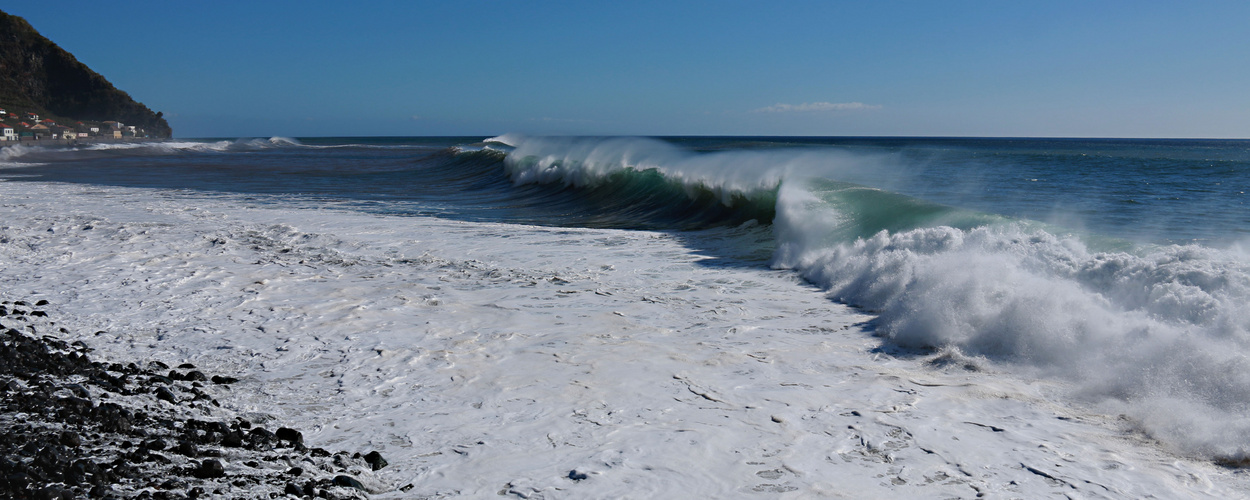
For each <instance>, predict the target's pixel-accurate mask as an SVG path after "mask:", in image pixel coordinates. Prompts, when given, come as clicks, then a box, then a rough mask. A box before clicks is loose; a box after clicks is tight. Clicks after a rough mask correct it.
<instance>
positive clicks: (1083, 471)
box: [0, 139, 1247, 498]
mask: <svg viewBox="0 0 1250 500" xmlns="http://www.w3.org/2000/svg"><path fill="white" fill-rule="evenodd" d="M527 140H529V139H518V140H516V141H515V142H516V148H515V149H514V150H513V151H512V152H511V153H508V154H507V155H505V154H503V153H500V152H497V151H484V150H483V151H474V150H468V149H465V150H459V151H457V150H447V151H437V152H433V153H432V152H431V150H430V149H429V148H427V147H426V146H420V147H416V146H413V147H409V148H408V149H403V148H397V149H395V150H389V149H388V150H379V152H378V153H370V154H378V155H385V156H381V157H379V163H380V164H381V166H380V167H379V168H377V169H375V170H366V171H361V170H350V171H349V172H348V175H343V176H341V177H330V179H332V180H333V185H334V186H335V187H336V189H338V190H340V191H350V190H351V189H353V188H352V185H351V184H350V182H352V181H355V180H357V179H366V180H368V181H371V182H375V183H376V182H377V181H384V182H385V183H386V184H387V185H388V186H400V187H407V188H408V189H415V188H416V187H420V186H425V185H429V186H436V187H437V186H442V187H441V188H439V189H442V190H446V191H450V192H452V193H454V195H455V197H456V200H457V202H458V203H460V205H459V207H461V208H463V207H464V206H467V205H469V203H470V202H472V203H480V204H481V206H482V207H485V208H483V209H482V210H484V211H483V212H472V211H465V212H459V213H457V212H454V211H449V212H448V215H445V217H446V218H441V219H435V218H429V217H424V216H419V215H420V214H416V213H414V212H404V211H396V212H394V213H388V212H386V211H384V210H376V211H372V212H369V210H361V209H360V208H359V207H360V206H361V205H365V206H367V207H371V206H374V205H366V203H375V204H376V202H375V201H374V200H373V199H365V200H364V201H356V200H351V199H347V198H345V199H330V200H327V199H322V198H316V197H304V196H293V195H288V194H282V193H269V194H263V195H261V194H257V193H256V192H242V193H237V194H232V193H230V192H222V191H209V190H205V191H202V192H200V193H198V194H197V193H196V192H193V191H186V190H169V189H133V188H126V187H108V186H102V185H100V184H98V183H90V184H86V185H82V186H79V187H75V186H74V185H66V184H53V183H44V182H29V181H25V182H20V183H19V182H5V183H0V194H2V195H3V198H0V199H3V200H4V204H3V207H0V208H2V209H3V211H4V213H5V214H6V221H12V222H7V223H6V225H5V226H4V227H3V228H2V229H0V252H3V253H2V255H3V257H4V259H5V262H8V263H11V265H9V266H7V267H6V268H5V269H3V270H0V284H3V286H4V287H5V289H8V290H17V291H19V292H20V295H21V296H23V297H30V296H32V295H39V296H44V297H47V298H48V299H49V300H51V301H52V302H53V303H55V304H59V307H62V308H63V311H60V312H58V315H64V316H65V317H67V318H69V319H68V320H67V321H68V323H67V325H68V326H72V327H73V328H70V329H71V330H72V331H78V332H94V331H105V332H107V336H103V335H102V336H101V337H100V338H97V337H95V336H88V337H87V338H84V339H83V340H85V341H87V342H88V343H90V344H91V345H92V347H95V348H97V349H100V350H101V351H102V352H103V353H107V354H109V355H113V356H118V357H124V356H134V355H135V354H134V353H135V352H143V353H150V355H151V356H155V357H160V358H162V359H166V360H167V362H181V361H183V360H185V361H190V362H193V363H195V364H196V365H197V366H201V367H205V369H211V370H214V371H219V372H222V371H224V372H231V373H236V374H239V375H240V376H241V378H243V380H244V382H243V383H244V384H246V385H245V386H244V387H246V388H247V389H248V390H247V391H239V392H240V393H245V394H244V396H243V399H242V400H240V402H239V403H237V404H236V406H233V407H231V408H229V410H230V411H235V412H238V413H239V414H242V415H248V416H249V418H253V419H254V420H255V419H260V420H263V419H264V418H265V415H267V414H273V415H277V416H281V417H282V419H283V420H284V421H291V422H295V423H297V424H299V425H300V427H302V428H305V429H314V431H313V432H312V433H310V435H309V436H308V439H309V440H310V441H312V442H322V443H333V444H335V446H337V447H341V448H343V447H348V446H359V449H361V450H364V449H366V448H377V449H381V450H382V451H383V452H384V453H385V454H386V456H387V458H388V460H391V462H392V464H393V467H394V470H393V471H391V472H388V474H393V476H391V477H389V478H388V479H387V480H388V481H391V482H392V483H391V484H392V485H394V486H395V487H398V486H401V485H404V484H408V483H411V484H413V485H414V489H413V490H411V491H410V492H409V493H407V494H401V493H394V494H393V496H395V497H407V496H410V495H425V496H439V495H442V496H457V495H459V496H489V495H495V494H498V493H501V492H502V493H503V494H504V495H515V496H528V497H531V498H538V497H542V498H621V497H656V496H661V497H670V496H677V495H694V496H705V497H755V496H760V495H765V496H787V495H788V496H791V497H824V496H829V497H838V496H852V497H857V498H864V497H870V498H871V497H880V498H895V497H900V496H922V497H930V496H932V497H945V496H950V497H964V496H976V495H985V496H995V495H1003V496H1040V495H1055V496H1059V495H1063V494H1069V495H1076V496H1087V497H1111V498H1123V497H1144V496H1149V495H1153V496H1172V497H1178V496H1179V497H1203V496H1209V497H1218V498H1225V497H1230V496H1232V497H1235V496H1240V493H1239V492H1240V491H1244V490H1245V487H1246V486H1247V485H1246V483H1245V479H1244V478H1242V477H1241V475H1240V474H1238V473H1237V471H1236V470H1235V469H1224V468H1221V467H1220V466H1218V465H1217V464H1216V463H1215V462H1219V463H1223V464H1238V463H1240V460H1241V458H1243V457H1244V454H1245V452H1244V443H1245V439H1246V438H1245V436H1244V434H1243V432H1244V431H1243V429H1244V427H1243V426H1241V424H1240V423H1239V421H1238V420H1237V418H1236V417H1237V416H1238V415H1240V414H1241V413H1240V412H1243V411H1244V410H1243V409H1241V408H1240V407H1238V403H1237V402H1238V401H1239V400H1240V401H1245V400H1246V399H1245V395H1244V394H1243V393H1242V392H1240V391H1241V389H1240V387H1241V386H1244V384H1242V383H1241V381H1240V380H1239V379H1237V378H1236V377H1238V376H1239V375H1237V374H1238V373H1241V371H1243V370H1241V369H1240V368H1239V367H1240V364H1239V363H1241V361H1240V359H1241V358H1240V355H1239V353H1241V352H1244V348H1243V346H1242V345H1241V342H1242V341H1241V340H1240V338H1241V337H1242V336H1243V335H1244V326H1245V324H1246V322H1245V319H1246V318H1245V317H1244V316H1242V315H1241V314H1242V313H1240V312H1239V311H1238V309H1237V308H1236V307H1234V305H1235V304H1236V303H1238V301H1241V300H1242V299H1243V298H1244V297H1245V293H1246V292H1245V290H1246V288H1247V287H1246V284H1245V282H1246V280H1245V279H1243V278H1242V277H1243V276H1245V275H1246V266H1245V265H1244V262H1246V259H1245V257H1244V253H1239V252H1238V251H1237V250H1235V249H1221V248H1220V247H1217V246H1212V245H1196V244H1188V245H1167V244H1162V245H1141V244H1136V243H1132V242H1130V241H1127V240H1122V239H1116V238H1104V237H1098V236H1097V235H1090V234H1088V233H1079V232H1074V231H1063V230H1061V229H1059V228H1057V227H1056V226H1054V225H1047V224H1041V223H1037V222H1030V221H1027V220H1022V219H1018V218H1012V217H1006V216H1002V215H994V214H990V213H986V212H983V211H978V210H970V209H966V208H957V207H952V206H949V205H943V204H938V203H932V202H928V201H923V200H920V199H917V198H914V197H910V196H907V195H905V194H902V193H899V192H895V191H890V190H888V189H885V188H884V187H882V186H884V185H885V184H888V182H882V183H880V184H879V185H877V186H870V185H869V184H868V183H866V182H865V181H871V180H872V179H871V178H872V175H870V174H871V170H870V169H871V168H873V167H874V166H879V165H881V164H882V162H888V161H889V160H890V159H891V158H893V157H892V156H891V155H888V154H879V153H871V154H858V153H852V152H847V151H837V152H833V153H832V154H827V152H825V151H823V150H812V149H811V148H805V149H785V148H783V149H782V150H780V151H772V152H770V151H747V152H742V151H736V150H730V151H724V152H715V151H714V152H712V153H693V152H691V151H689V150H688V149H682V148H673V147H671V146H669V145H667V144H661V143H657V142H655V141H649V140H638V139H628V140H585V141H586V142H576V141H572V142H570V141H569V140H564V139H559V140H543V141H541V142H530V143H528V144H527V142H526V141H527ZM367 146H368V144H366V145H362V147H359V148H355V147H353V146H348V147H346V148H343V147H340V148H337V149H335V150H325V151H331V154H332V155H337V154H341V155H346V156H347V157H348V158H349V159H350V160H351V161H357V162H358V161H359V160H357V159H356V157H355V155H359V154H363V153H361V151H364V150H366V149H368V148H367ZM309 149H313V148H309ZM282 151H284V150H282V149H279V150H277V152H279V153H281V152H282ZM718 151H719V150H718ZM518 152H519V154H518ZM210 154H212V155H215V156H214V158H216V157H221V158H225V159H228V160H229V161H231V162H234V163H238V164H240V165H241V166H239V167H237V168H239V169H240V171H246V172H248V173H249V174H254V173H256V172H257V171H258V169H259V171H266V170H264V169H265V168H266V165H267V163H265V162H269V163H272V162H273V161H275V160H274V159H273V157H272V156H266V155H246V154H245V155H239V156H235V157H231V156H229V154H230V153H229V152H220V153H219V152H212V153H210ZM318 154H321V153H318ZM255 156H266V157H265V158H262V160H263V161H264V162H261V161H259V160H258V161H257V163H247V162H248V161H250V160H249V158H252V157H255ZM196 158H197V159H198V160H197V161H199V160H202V159H203V158H205V157H204V156H201V157H196ZM318 158H323V157H320V156H308V155H301V156H300V157H299V161H300V163H299V165H298V167H299V168H300V169H301V170H297V171H295V172H297V173H303V172H311V174H310V175H313V176H314V177H312V179H313V180H316V181H317V182H322V181H321V179H322V178H323V177H325V176H332V175H333V173H334V171H335V170H334V169H333V168H332V167H336V168H343V167H341V166H337V164H336V163H333V162H336V161H339V160H336V159H335V158H337V157H335V156H326V157H324V158H328V159H327V160H325V161H326V162H327V163H326V164H324V165H312V166H314V167H316V168H310V166H309V164H308V162H310V161H317V159H318ZM382 160H385V161H382ZM510 162H515V163H511V164H510ZM735 164H750V165H751V166H750V167H737V168H735V167H734V166H733V165H735ZM722 166H723V167H724V168H722ZM357 168H358V167H357ZM35 171H38V170H35ZM190 171H193V170H190ZM284 175H292V174H291V173H289V171H288V172H287V173H285V174H284ZM842 175H845V176H847V177H845V178H841V179H840V180H831V179H839V177H838V176H842ZM857 175H858V176H859V177H855V176H857ZM267 178H268V177H263V176H262V177H261V178H260V180H264V179H267ZM1030 178H1041V177H1030ZM848 179H853V180H856V181H859V182H858V183H856V182H850V181H849V180H848ZM886 180H887V181H891V182H895V181H897V180H896V179H886ZM249 182H252V181H251V178H249ZM405 183H406V184H405ZM214 186H216V185H214ZM302 186H303V187H305V188H309V187H313V186H316V184H314V183H313V182H311V181H310V182H308V183H306V184H303V185H302ZM447 186H455V189H449V188H447ZM379 189H382V187H379V186H377V185H376V184H375V185H373V186H372V187H370V190H371V191H370V192H372V193H377V192H379V191H378V190H379ZM258 191H261V192H262V193H265V191H263V190H258ZM382 192H386V193H389V194H388V196H400V195H401V194H402V190H399V189H395V190H393V191H382ZM727 193H728V196H726V194H727ZM420 196H426V197H427V198H420ZM432 196H434V194H420V195H419V196H414V198H413V199H414V200H417V201H421V202H424V201H422V200H430V199H438V200H441V198H431V197H432ZM449 199H450V198H449ZM682 200H687V201H682ZM691 200H693V202H692V201H691ZM531 201H534V202H539V201H541V202H542V203H536V204H535V205H532V206H531V205H527V203H529V202H531ZM392 203H393V202H392ZM683 203H685V205H682V206H680V207H677V208H674V207H675V206H677V205H679V204H683ZM763 205H767V207H768V208H767V210H765V209H763V208H761V207H762V206H763ZM382 206H384V207H393V206H394V205H393V204H392V205H382ZM497 206H507V207H508V213H507V214H506V216H508V217H511V216H514V215H515V214H518V213H527V212H526V211H527V210H547V209H549V208H550V207H552V206H554V207H555V208H556V209H553V210H550V211H548V212H531V213H538V214H542V215H543V216H545V217H550V216H553V215H558V216H559V217H564V218H563V219H550V220H556V221H563V222H562V224H564V225H565V226H566V227H538V226H530V225H519V224H503V223H498V222H489V221H488V220H483V219H486V218H485V217H483V216H482V215H481V214H482V213H493V212H490V210H497V209H496V208H494V207H497ZM587 206H591V207H594V208H595V209H596V210H598V211H599V212H598V213H599V214H603V213H611V214H612V216H613V217H614V218H613V219H612V220H611V223H612V224H620V223H625V224H632V225H641V224H644V223H645V224H656V225H660V226H661V227H684V226H681V225H683V224H691V225H695V224H697V225H699V227H704V228H705V229H702V230H698V231H684V232H683V231H663V232H652V231H636V230H635V231H621V230H609V229H593V228H587V227H571V226H575V225H577V224H583V223H584V222H583V220H584V219H581V218H579V217H584V216H585V213H580V214H579V213H575V211H576V210H583V209H584V208H585V207H587ZM544 207H547V208H544ZM654 207H667V208H666V210H658V209H656V208H654ZM453 208H454V207H453ZM422 209H424V208H422ZM717 210H723V211H717ZM692 214H694V215H692ZM764 214H767V215H764ZM414 215H416V216H414ZM531 216H532V215H531ZM501 217H502V216H501ZM535 218H538V217H535ZM505 220H506V219H505ZM599 220H603V219H599ZM692 221H693V224H692ZM751 221H755V223H752V222H751ZM770 221H771V222H772V223H771V225H769V222H770ZM664 225H667V226H664ZM760 249H765V250H766V251H773V253H772V255H771V264H772V265H774V266H775V267H777V269H775V270H770V269H768V266H767V264H768V263H769V262H770V261H769V257H768V256H767V255H765V258H764V259H760V258H759V250H760ZM812 285H815V286H812ZM831 298H832V299H833V300H830V299H831ZM844 304H845V305H844ZM850 306H854V307H850ZM1221 370H1223V371H1221ZM1225 372H1228V373H1225Z"/></svg>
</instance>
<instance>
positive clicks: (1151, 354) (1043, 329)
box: [775, 187, 1250, 460]
mask: <svg viewBox="0 0 1250 500" xmlns="http://www.w3.org/2000/svg"><path fill="white" fill-rule="evenodd" d="M803 196H804V193H803V192H802V189H800V188H797V187H795V188H791V189H789V190H788V192H787V193H785V194H784V195H783V196H782V200H783V201H782V202H781V203H779V204H778V217H777V223H776V226H775V227H776V229H777V232H778V237H779V241H780V242H781V244H780V249H779V251H778V258H777V262H776V264H777V265H778V266H779V267H785V268H792V269H798V270H800V271H801V273H802V274H803V275H804V276H805V277H807V278H808V279H809V280H811V281H813V282H814V283H818V284H819V285H820V286H822V287H823V288H825V289H827V290H829V292H830V295H831V296H832V297H834V298H836V299H837V300H840V301H844V302H847V303H850V304H855V305H859V306H862V307H865V308H868V309H870V310H874V311H880V313H881V316H880V318H879V322H880V324H879V329H880V332H881V333H882V334H884V335H886V336H888V337H889V338H891V339H892V340H893V341H894V342H897V343H899V344H900V345H904V346H914V347H925V346H953V347H956V348H958V349H961V350H963V351H964V352H966V353H969V354H976V355H983V356H988V357H990V358H992V359H995V360H998V361H1003V362H1007V363H1010V364H1011V365H1014V366H1017V367H1032V369H1033V370H1034V373H1036V374H1037V375H1041V376H1049V377H1055V376H1057V377H1062V378H1064V379H1067V380H1072V381H1075V382H1077V386H1076V390H1077V391H1078V393H1079V394H1078V396H1079V397H1081V398H1084V399H1085V400H1087V401H1090V402H1092V403H1094V404H1096V405H1102V406H1103V407H1104V408H1106V409H1107V411H1122V412H1125V413H1127V414H1128V415H1129V416H1131V417H1133V418H1134V419H1136V421H1137V422H1138V423H1139V424H1140V425H1141V426H1142V428H1143V429H1144V430H1145V431H1147V432H1148V433H1149V434H1150V435H1152V436H1154V437H1156V438H1158V439H1161V440H1163V441H1164V442H1166V443H1168V444H1169V445H1171V446H1173V447H1175V449H1176V450H1178V451H1179V452H1183V453H1191V454H1195V455H1198V456H1204V457H1208V458H1209V457H1221V458H1227V459H1234V460H1240V459H1242V458H1244V457H1246V456H1247V453H1248V452H1250V424H1248V423H1247V416H1250V415H1247V410H1246V404H1247V402H1250V361H1247V357H1246V353H1247V352H1250V331H1248V328H1250V312H1248V311H1247V309H1246V308H1245V304H1246V303H1250V260H1248V259H1246V257H1245V255H1244V254H1243V253H1240V252H1237V251H1235V250H1219V249H1212V248H1205V247H1201V246H1196V245H1188V246H1167V247H1156V248H1151V249H1142V250H1140V253H1127V252H1098V251H1093V250H1090V249H1089V248H1088V247H1087V246H1086V245H1085V243H1083V242H1082V241H1080V240H1079V239H1077V238H1075V237H1059V236H1055V235H1053V234H1050V233H1048V232H1046V231H1044V230H1041V229H1037V228H1036V227H1034V226H1029V225H1025V224H1008V225H995V226H987V227H981V228H977V229H973V230H959V229H955V228H951V227H934V228H924V229H917V230H912V231H904V232H899V233H889V232H884V231H883V232H881V233H879V234H877V235H876V236H873V237H871V238H867V239H861V240H858V241H855V242H854V243H835V242H828V241H823V240H820V239H819V238H818V237H816V236H814V235H820V234H826V233H828V232H829V231H828V230H827V229H826V228H823V227H814V226H819V225H820V224H822V223H828V222H829V221H832V220H834V219H836V215H828V214H821V213H814V212H813V210H820V209H822V208H827V207H826V206H822V205H819V204H814V203H805V202H804V198H803ZM1026 373H1027V371H1026Z"/></svg>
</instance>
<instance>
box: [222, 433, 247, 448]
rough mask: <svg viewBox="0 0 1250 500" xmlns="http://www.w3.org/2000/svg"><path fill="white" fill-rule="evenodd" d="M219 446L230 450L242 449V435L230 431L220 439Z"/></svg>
mask: <svg viewBox="0 0 1250 500" xmlns="http://www.w3.org/2000/svg"><path fill="white" fill-rule="evenodd" d="M221 444H222V446H229V447H231V448H242V447H243V433H242V432H239V431H230V432H228V433H226V435H224V436H222V437H221Z"/></svg>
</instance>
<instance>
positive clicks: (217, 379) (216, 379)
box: [211, 375, 239, 385]
mask: <svg viewBox="0 0 1250 500" xmlns="http://www.w3.org/2000/svg"><path fill="white" fill-rule="evenodd" d="M211 380H212V381H213V383H214V384H219V385H226V384H233V383H235V382H238V381H239V379H237V378H234V377H223V376H221V375H213V378H212V379H211Z"/></svg>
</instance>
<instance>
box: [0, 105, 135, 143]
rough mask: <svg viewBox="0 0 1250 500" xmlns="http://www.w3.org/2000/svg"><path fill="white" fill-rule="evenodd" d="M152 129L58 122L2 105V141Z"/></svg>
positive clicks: (112, 135) (115, 135) (113, 135)
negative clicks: (9, 110) (15, 110)
mask: <svg viewBox="0 0 1250 500" xmlns="http://www.w3.org/2000/svg"><path fill="white" fill-rule="evenodd" d="M147 137H149V135H148V133H147V132H146V131H145V130H143V129H142V128H138V127H135V126H134V125H126V124H124V123H121V122H118V121H113V120H110V121H103V122H93V121H74V122H69V121H68V120H62V121H60V122H58V121H57V120H53V119H51V118H43V119H40V116H39V115H38V114H36V113H32V112H23V113H18V112H13V113H10V112H8V111H7V110H5V109H2V108H0V141H22V142H24V141H54V140H55V141H79V140H85V141H96V140H124V139H136V138H139V139H141V138H147Z"/></svg>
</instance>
